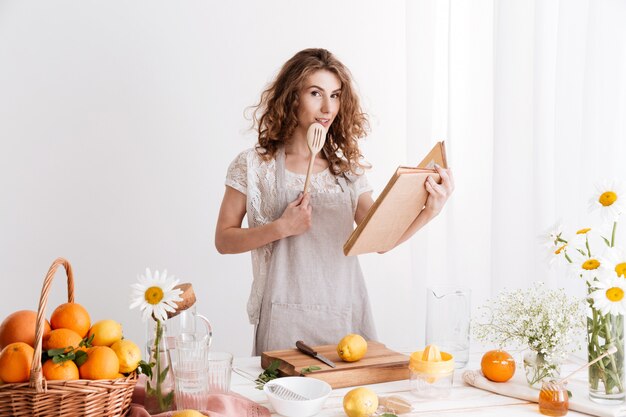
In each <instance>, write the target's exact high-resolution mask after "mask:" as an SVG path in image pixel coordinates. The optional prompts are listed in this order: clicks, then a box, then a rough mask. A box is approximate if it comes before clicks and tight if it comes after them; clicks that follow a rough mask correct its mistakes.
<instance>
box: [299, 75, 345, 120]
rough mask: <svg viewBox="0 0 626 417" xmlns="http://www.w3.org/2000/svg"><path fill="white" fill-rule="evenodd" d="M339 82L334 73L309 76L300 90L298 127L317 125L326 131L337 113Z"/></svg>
mask: <svg viewBox="0 0 626 417" xmlns="http://www.w3.org/2000/svg"><path fill="white" fill-rule="evenodd" d="M340 105H341V81H340V80H339V77H337V76H336V75H335V74H334V73H332V72H330V71H327V70H318V71H315V72H314V73H312V74H311V75H309V76H308V77H307V78H306V79H305V80H304V83H303V85H302V88H301V89H300V105H299V106H298V127H300V128H303V129H308V128H309V126H310V125H311V124H312V123H315V122H317V123H319V124H321V125H322V126H324V129H326V130H328V128H329V127H330V125H331V124H332V123H333V120H335V117H336V116H337V113H339V106H340Z"/></svg>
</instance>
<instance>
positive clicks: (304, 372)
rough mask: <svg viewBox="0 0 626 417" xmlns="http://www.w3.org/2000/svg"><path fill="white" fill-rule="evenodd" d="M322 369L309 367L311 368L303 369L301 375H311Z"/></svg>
mask: <svg viewBox="0 0 626 417" xmlns="http://www.w3.org/2000/svg"><path fill="white" fill-rule="evenodd" d="M320 369H322V368H320V367H319V366H309V367H307V368H302V369H301V370H300V373H301V374H302V375H304V374H310V373H311V372H313V371H319V370H320Z"/></svg>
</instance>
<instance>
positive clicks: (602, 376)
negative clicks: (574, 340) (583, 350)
mask: <svg viewBox="0 0 626 417" xmlns="http://www.w3.org/2000/svg"><path fill="white" fill-rule="evenodd" d="M620 195H621V190H620V187H619V185H618V184H616V183H606V184H602V185H600V186H599V187H598V190H597V193H596V194H595V195H594V196H593V197H592V198H591V200H590V202H589V203H590V204H589V206H590V209H591V211H600V212H601V214H602V218H603V220H604V225H601V226H600V227H599V228H590V227H585V228H582V229H579V230H578V231H576V232H575V233H572V234H571V236H567V235H566V233H565V232H564V231H563V229H562V227H561V226H560V225H557V226H555V227H554V228H553V229H552V230H550V231H549V232H548V234H547V235H548V238H547V240H548V242H547V246H548V247H549V249H550V256H551V263H553V262H558V263H561V264H565V265H568V267H569V269H570V271H571V273H572V275H573V276H575V277H576V278H577V279H582V280H583V281H584V283H585V285H586V289H587V304H588V306H589V309H588V310H589V313H588V316H587V352H588V360H589V361H592V360H594V359H596V358H597V357H599V356H600V355H602V354H603V353H605V352H606V351H607V350H608V349H609V348H610V347H611V346H615V347H616V348H617V352H616V353H615V354H613V355H609V356H607V357H606V358H604V359H602V360H600V361H598V362H597V363H595V364H593V365H591V366H590V367H589V396H590V398H591V399H592V400H594V401H596V402H600V403H608V404H615V403H619V402H623V401H624V394H625V391H624V388H625V387H624V382H625V381H624V313H625V312H626V297H625V295H626V281H625V280H624V278H626V253H625V252H624V251H623V250H622V249H620V248H618V247H617V246H616V244H615V243H616V242H615V233H616V230H617V220H618V218H619V216H620V214H621V213H622V212H623V209H624V207H623V203H622V201H621V200H620V199H619V196H620Z"/></svg>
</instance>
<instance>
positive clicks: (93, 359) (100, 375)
mask: <svg viewBox="0 0 626 417" xmlns="http://www.w3.org/2000/svg"><path fill="white" fill-rule="evenodd" d="M119 368H120V361H119V359H117V355H116V354H115V352H114V351H113V349H111V348H110V347H108V346H94V347H92V348H89V349H87V360H86V361H85V363H83V364H82V365H81V366H80V367H79V368H78V372H79V373H80V377H81V379H115V378H117V374H118V370H119Z"/></svg>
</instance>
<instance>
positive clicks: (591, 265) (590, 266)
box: [583, 259, 600, 271]
mask: <svg viewBox="0 0 626 417" xmlns="http://www.w3.org/2000/svg"><path fill="white" fill-rule="evenodd" d="M598 267H600V261H598V260H597V259H587V260H586V261H585V262H584V263H583V269H586V270H587V271H593V270H594V269H598Z"/></svg>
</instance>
